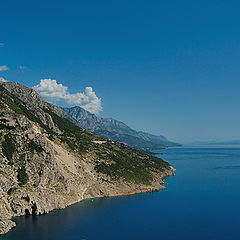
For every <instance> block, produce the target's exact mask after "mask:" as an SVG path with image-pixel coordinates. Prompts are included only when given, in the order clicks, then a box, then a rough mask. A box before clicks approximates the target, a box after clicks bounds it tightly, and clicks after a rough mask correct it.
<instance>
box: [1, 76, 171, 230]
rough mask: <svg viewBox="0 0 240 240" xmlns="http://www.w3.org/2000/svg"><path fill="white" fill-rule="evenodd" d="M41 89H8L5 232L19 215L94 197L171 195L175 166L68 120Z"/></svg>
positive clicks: (4, 107) (10, 85)
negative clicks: (167, 185)
mask: <svg viewBox="0 0 240 240" xmlns="http://www.w3.org/2000/svg"><path fill="white" fill-rule="evenodd" d="M64 116H65V113H64V112H63V111H62V109H60V108H59V107H57V106H55V105H53V104H49V103H47V102H45V101H44V100H43V99H42V98H41V97H40V96H39V95H38V94H37V93H36V92H35V91H34V90H33V89H31V88H28V87H25V86H23V85H21V84H18V83H14V82H9V81H6V80H4V79H1V83H0V136H1V138H0V145H1V148H0V149H1V153H0V195H1V199H0V233H1V234H4V233H7V232H8V231H9V230H10V229H11V228H12V227H14V226H15V223H14V222H13V221H12V218H13V217H16V216H21V215H31V214H32V215H40V214H45V213H48V212H49V211H51V210H53V209H58V208H64V207H66V206H68V205H71V204H73V203H76V202H79V201H82V200H84V199H88V198H96V197H104V196H119V195H129V194H134V193H140V192H151V191H158V190H160V189H163V188H164V186H163V183H164V181H163V178H164V177H166V176H169V175H173V174H174V171H175V170H174V168H173V167H171V165H170V164H169V163H167V162H165V161H163V160H162V159H160V158H157V157H154V156H151V155H149V154H146V153H145V152H143V151H140V150H136V149H134V148H132V147H129V146H127V145H126V144H123V143H118V142H116V141H113V140H112V139H106V138H103V137H101V136H99V135H96V134H94V133H92V132H90V131H88V130H85V129H83V128H80V127H78V126H76V125H75V124H74V123H72V122H71V121H69V120H67V119H66V118H64Z"/></svg>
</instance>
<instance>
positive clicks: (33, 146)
mask: <svg viewBox="0 0 240 240" xmlns="http://www.w3.org/2000/svg"><path fill="white" fill-rule="evenodd" d="M28 148H29V150H30V151H31V152H34V150H35V151H36V152H37V153H41V152H42V151H43V148H42V146H41V145H39V144H37V143H35V142H34V141H33V140H30V142H29V143H28Z"/></svg>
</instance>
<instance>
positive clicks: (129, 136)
mask: <svg viewBox="0 0 240 240" xmlns="http://www.w3.org/2000/svg"><path fill="white" fill-rule="evenodd" d="M62 110H63V112H64V115H65V117H66V118H67V119H69V120H70V121H72V122H74V123H75V124H76V125H78V126H79V127H82V128H85V129H87V130H89V131H91V132H94V133H96V134H98V135H101V136H103V137H106V138H111V139H113V140H115V141H118V142H123V143H125V144H127V145H129V146H132V147H134V148H138V149H143V150H156V149H162V148H166V147H172V146H180V145H179V144H178V143H174V142H171V141H169V140H168V139H166V138H165V137H163V136H155V135H152V134H149V133H145V132H138V131H136V130H133V129H131V128H130V127H129V126H127V125H126V124H125V123H123V122H120V121H117V120H115V119H112V118H101V117H97V116H96V115H94V114H92V113H90V112H88V111H86V110H84V109H83V108H81V107H78V106H76V107H72V108H62Z"/></svg>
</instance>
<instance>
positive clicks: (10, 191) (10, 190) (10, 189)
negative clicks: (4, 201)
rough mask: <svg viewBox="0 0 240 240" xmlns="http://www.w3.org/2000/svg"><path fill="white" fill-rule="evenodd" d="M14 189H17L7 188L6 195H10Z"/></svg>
mask: <svg viewBox="0 0 240 240" xmlns="http://www.w3.org/2000/svg"><path fill="white" fill-rule="evenodd" d="M16 189H17V188H16V187H12V188H9V189H8V191H7V194H8V195H11V194H12V193H13V192H14V191H15V190H16Z"/></svg>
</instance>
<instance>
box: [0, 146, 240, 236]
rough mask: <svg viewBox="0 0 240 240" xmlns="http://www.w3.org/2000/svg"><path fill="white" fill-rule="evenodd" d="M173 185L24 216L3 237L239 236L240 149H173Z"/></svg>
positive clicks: (168, 156) (169, 155)
mask: <svg viewBox="0 0 240 240" xmlns="http://www.w3.org/2000/svg"><path fill="white" fill-rule="evenodd" d="M161 152H162V153H163V155H161V157H162V158H163V159H165V160H167V161H169V162H170V163H171V164H172V165H173V166H174V167H175V168H176V169H177V171H176V174H175V176H173V177H168V178H167V179H166V186H167V189H166V190H163V191H160V192H154V193H146V194H138V195H134V196H126V197H114V198H102V199H95V200H87V201H84V202H81V203H78V204H75V205H73V206H70V207H68V208H66V209H64V210H56V211H53V212H51V213H50V214H47V215H43V216H39V217H18V218H16V219H15V221H16V222H17V227H16V228H14V229H13V230H11V231H10V232H9V233H8V234H7V235H5V236H3V237H1V238H0V239H12V240H15V239H16V240H30V239H34V240H40V239H41V240H42V239H44V240H48V239H49V240H61V239H63V240H65V239H68V240H73V239H74V240H76V239H79V240H81V239H82V240H83V239H84V240H99V239H104V240H112V239H115V240H116V239H117V240H118V239H119V240H120V239H129V240H130V239H131V240H133V239H138V240H145V239H165V240H168V239H169V240H193V239H194V240H203V239H206V240H215V239H216V240H223V239H224V240H230V239H239V238H240V233H239V222H240V214H239V210H240V209H239V208H240V207H239V202H240V148H170V149H166V150H162V151H161Z"/></svg>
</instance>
